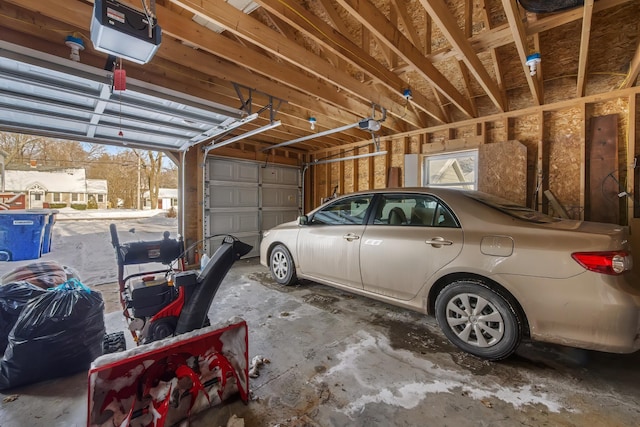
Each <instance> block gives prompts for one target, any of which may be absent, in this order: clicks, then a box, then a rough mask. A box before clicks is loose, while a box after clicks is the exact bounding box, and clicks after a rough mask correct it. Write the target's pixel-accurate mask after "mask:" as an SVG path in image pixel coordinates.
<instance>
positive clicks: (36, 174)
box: [4, 167, 108, 209]
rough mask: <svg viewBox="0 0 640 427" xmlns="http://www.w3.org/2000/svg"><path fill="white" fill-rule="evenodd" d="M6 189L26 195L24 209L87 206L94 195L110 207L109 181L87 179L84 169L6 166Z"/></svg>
mask: <svg viewBox="0 0 640 427" xmlns="http://www.w3.org/2000/svg"><path fill="white" fill-rule="evenodd" d="M4 191H5V192H6V193H13V194H15V195H20V194H22V195H24V198H23V205H24V206H20V207H19V208H21V209H36V208H43V207H47V206H54V207H63V206H72V205H86V204H87V203H88V202H89V201H90V200H91V199H92V198H93V200H95V201H96V204H97V206H98V209H105V208H107V192H108V187H107V181H106V180H104V179H87V177H86V172H85V170H84V169H83V168H64V169H62V168H56V169H53V168H48V169H46V170H44V169H40V168H39V169H36V168H34V167H31V168H29V169H24V170H17V169H5V170H4Z"/></svg>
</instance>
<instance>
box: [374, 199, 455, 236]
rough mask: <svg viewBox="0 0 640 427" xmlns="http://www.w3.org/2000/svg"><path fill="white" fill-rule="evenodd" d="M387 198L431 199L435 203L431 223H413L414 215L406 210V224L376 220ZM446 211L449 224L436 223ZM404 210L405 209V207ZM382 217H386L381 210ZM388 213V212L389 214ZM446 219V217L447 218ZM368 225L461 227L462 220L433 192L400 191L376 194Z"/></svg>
mask: <svg viewBox="0 0 640 427" xmlns="http://www.w3.org/2000/svg"><path fill="white" fill-rule="evenodd" d="M387 198H391V199H407V198H409V199H410V198H424V199H430V200H428V202H429V203H435V204H436V205H435V207H434V208H433V212H432V220H431V225H427V224H418V223H412V221H411V217H412V215H411V214H409V215H407V212H404V214H405V216H406V218H407V223H406V224H402V225H400V224H389V223H388V222H376V218H375V217H376V216H377V215H376V214H377V212H378V211H379V210H380V205H381V204H384V205H386V199H387ZM443 210H444V211H445V212H446V213H447V214H448V215H449V217H450V218H449V219H450V221H449V222H447V225H441V224H442V222H439V223H436V220H437V217H438V218H439V216H440V215H441V211H443ZM382 211H384V206H382ZM403 211H404V209H403ZM381 215H382V216H381V218H384V214H382V212H381ZM387 215H388V214H387ZM445 219H446V218H445ZM451 222H453V224H451ZM367 225H374V226H376V227H378V226H388V227H398V226H400V227H418V228H425V227H430V228H460V221H459V220H458V217H456V215H455V214H454V213H453V211H452V210H451V209H450V208H449V206H447V204H446V203H445V202H444V201H443V200H442V199H440V198H439V197H437V196H436V195H434V194H431V193H402V192H398V193H379V194H377V195H376V200H375V203H374V205H373V208H372V209H371V212H370V213H369V222H368V223H367Z"/></svg>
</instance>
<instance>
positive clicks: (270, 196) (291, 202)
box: [262, 186, 298, 209]
mask: <svg viewBox="0 0 640 427" xmlns="http://www.w3.org/2000/svg"><path fill="white" fill-rule="evenodd" d="M262 207H263V208H265V209H266V208H288V209H297V208H298V189H297V188H293V187H288V188H287V187H267V186H264V187H263V188H262Z"/></svg>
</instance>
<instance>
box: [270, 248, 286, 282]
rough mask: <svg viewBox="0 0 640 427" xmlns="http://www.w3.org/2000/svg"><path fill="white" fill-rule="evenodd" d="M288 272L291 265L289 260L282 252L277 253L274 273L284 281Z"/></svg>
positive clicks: (274, 261) (274, 257) (274, 258)
mask: <svg viewBox="0 0 640 427" xmlns="http://www.w3.org/2000/svg"><path fill="white" fill-rule="evenodd" d="M288 270H289V265H288V263H287V258H286V257H285V256H284V254H283V253H282V252H276V253H275V254H274V255H273V273H274V274H275V275H276V277H277V278H278V279H281V280H282V279H284V278H285V277H286V276H287V271H288Z"/></svg>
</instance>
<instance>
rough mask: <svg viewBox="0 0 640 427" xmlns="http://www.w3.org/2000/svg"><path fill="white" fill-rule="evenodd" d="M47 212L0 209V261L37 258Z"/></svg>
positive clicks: (47, 217)
mask: <svg viewBox="0 0 640 427" xmlns="http://www.w3.org/2000/svg"><path fill="white" fill-rule="evenodd" d="M49 216H50V214H49V213H44V212H29V211H26V210H8V211H0V261H21V260H25V259H38V258H40V255H41V254H42V239H43V237H44V228H45V224H46V222H47V221H48V220H49Z"/></svg>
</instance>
